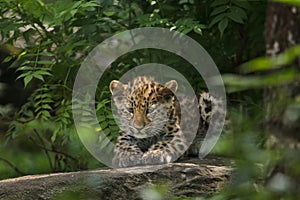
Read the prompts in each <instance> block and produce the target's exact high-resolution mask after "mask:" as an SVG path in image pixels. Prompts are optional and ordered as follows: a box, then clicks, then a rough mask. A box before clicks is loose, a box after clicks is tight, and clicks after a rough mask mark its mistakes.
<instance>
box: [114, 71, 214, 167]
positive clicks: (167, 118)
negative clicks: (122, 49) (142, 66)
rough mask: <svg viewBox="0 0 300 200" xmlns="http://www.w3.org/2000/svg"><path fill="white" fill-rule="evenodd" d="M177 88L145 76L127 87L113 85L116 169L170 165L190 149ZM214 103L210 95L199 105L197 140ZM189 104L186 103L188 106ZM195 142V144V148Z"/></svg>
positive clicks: (208, 118)
mask: <svg viewBox="0 0 300 200" xmlns="http://www.w3.org/2000/svg"><path fill="white" fill-rule="evenodd" d="M177 87H178V85H177V82H176V81H175V80H171V81H169V82H167V83H165V84H164V85H161V84H159V83H158V82H157V81H155V80H154V79H153V78H152V77H145V76H139V77H136V78H135V79H133V80H132V81H130V82H129V83H127V84H123V83H121V82H120V81H117V80H113V81H112V82H111V83H110V87H109V88H110V91H111V93H112V98H113V101H114V103H115V106H116V109H117V113H118V114H117V115H118V126H119V128H120V131H119V137H118V139H117V143H116V146H115V149H114V158H113V160H112V165H113V167H116V168H121V167H130V166H136V165H154V164H163V163H169V162H173V161H175V160H177V159H178V158H179V157H180V156H181V155H183V154H184V152H186V151H187V150H188V148H189V146H190V145H189V144H190V141H189V136H188V133H183V131H182V128H183V127H181V126H180V120H181V119H180V114H181V113H180V112H181V110H180V105H179V101H178V99H177V98H181V97H180V96H179V97H177V96H176V95H175V92H176V90H177ZM211 100H212V97H211V96H209V95H208V94H207V93H203V94H201V95H200V98H199V102H197V103H198V104H199V103H200V102H201V103H202V105H201V106H200V105H199V111H200V116H201V117H200V122H199V127H200V128H199V131H198V133H197V136H196V139H197V138H199V135H202V132H203V130H202V129H203V127H204V125H205V124H207V123H209V120H210V116H211V102H210V101H211ZM190 103H191V102H189V100H187V104H190ZM193 112H195V111H193ZM193 112H192V111H191V112H190V113H189V114H193ZM201 112H202V113H201ZM196 143H197V142H195V141H194V142H193V145H192V146H195V144H196ZM191 148H194V147H191ZM190 151H191V152H194V150H190Z"/></svg>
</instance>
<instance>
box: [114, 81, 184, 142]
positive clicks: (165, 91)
mask: <svg viewBox="0 0 300 200" xmlns="http://www.w3.org/2000/svg"><path fill="white" fill-rule="evenodd" d="M176 90H177V82H176V81H175V80H171V81H169V82H167V83H165V84H164V85H161V84H159V83H157V82H155V81H154V80H153V79H152V78H148V77H137V78H135V79H134V80H133V81H131V82H129V83H128V84H123V83H121V82H120V81H117V80H114V81H112V82H111V83H110V91H111V93H112V95H113V100H114V102H115V106H116V108H117V112H118V122H119V123H118V124H119V128H120V129H121V130H123V131H125V132H126V133H128V134H130V135H132V136H133V137H135V138H147V137H152V136H154V135H157V134H160V133H162V132H163V131H164V129H165V128H167V127H166V125H168V126H172V125H174V124H176V123H178V121H179V104H178V100H177V99H176V96H175V95H174V92H175V91H176Z"/></svg>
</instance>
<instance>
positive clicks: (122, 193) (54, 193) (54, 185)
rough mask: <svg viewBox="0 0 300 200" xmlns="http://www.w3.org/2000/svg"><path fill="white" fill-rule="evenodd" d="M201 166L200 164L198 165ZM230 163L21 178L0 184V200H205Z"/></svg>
mask: <svg viewBox="0 0 300 200" xmlns="http://www.w3.org/2000/svg"><path fill="white" fill-rule="evenodd" d="M199 163H201V164H199ZM229 164H230V162H228V161H227V160H224V159H219V158H210V159H205V160H199V159H195V160H189V161H188V162H183V163H170V164H164V165H155V166H142V167H131V168H125V169H120V170H118V169H102V170H95V171H85V172H71V173H60V174H50V175H34V176H25V177H21V178H16V179H8V180H3V181H0V199H3V200H15V199H18V200H23V199H24V200H27V199H41V200H46V199H55V200H60V199H64V200H65V199H72V200H74V199H75V200H76V199H89V200H93V199H101V200H105V199H107V200H111V199H116V200H117V199H127V200H128V199H130V200H132V199H133V200H134V199H154V197H153V195H154V194H155V193H156V195H157V191H156V190H155V189H153V188H155V186H154V185H158V186H157V187H158V188H159V189H158V191H161V190H165V191H164V192H163V194H162V196H163V198H156V199H170V198H172V197H178V198H184V197H209V196H212V195H213V194H215V193H216V192H219V191H220V190H221V189H222V188H223V187H224V185H225V184H226V183H228V181H229V177H230V174H231V170H232V169H231V167H229ZM143 197H148V198H143Z"/></svg>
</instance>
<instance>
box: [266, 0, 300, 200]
mask: <svg viewBox="0 0 300 200" xmlns="http://www.w3.org/2000/svg"><path fill="white" fill-rule="evenodd" d="M299 25H300V9H299V8H297V7H296V6H290V5H286V4H281V3H275V2H271V1H270V2H269V3H268V8H267V19H266V29H265V42H266V55H267V56H270V57H273V56H276V55H278V54H279V53H282V52H284V51H285V50H287V49H289V48H290V47H292V46H294V45H297V44H299V43H300V26H299ZM299 61H300V60H299V58H298V59H296V60H295V61H294V63H293V64H292V65H291V66H285V68H288V67H289V68H292V67H293V68H296V69H297V70H300V62H299ZM279 70H281V69H279ZM270 73H272V72H270ZM296 73H299V71H297V72H296ZM299 97H300V83H299V82H297V81H296V82H294V83H289V84H281V85H278V86H276V87H268V88H265V90H264V104H265V108H266V112H265V113H266V117H265V130H266V133H269V134H270V135H269V138H268V140H267V142H266V147H267V148H269V149H272V150H273V152H274V153H276V156H279V158H280V159H279V158H276V159H277V161H276V164H273V165H272V168H271V170H270V171H269V173H268V174H269V176H268V177H266V179H267V180H265V182H266V184H267V185H269V186H270V188H272V187H273V186H274V185H275V186H276V187H273V189H274V188H275V191H277V192H280V193H282V192H286V193H289V194H294V193H295V194H296V193H297V190H298V189H297V188H299V187H300V177H299V172H295V171H294V170H293V168H295V167H299V166H297V165H296V162H298V161H299V153H300V151H299V150H300V142H299V141H300V136H299V131H300V107H299V105H300V104H299V103H297V98H299ZM280 181H282V182H283V183H284V184H285V186H282V185H281V186H278V185H279V184H280ZM282 182H281V183H282ZM278 198H279V197H278Z"/></svg>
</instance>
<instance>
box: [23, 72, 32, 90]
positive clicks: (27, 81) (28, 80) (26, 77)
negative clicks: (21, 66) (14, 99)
mask: <svg viewBox="0 0 300 200" xmlns="http://www.w3.org/2000/svg"><path fill="white" fill-rule="evenodd" d="M32 78H33V75H32V74H29V75H28V76H25V78H24V87H26V86H27V85H28V83H29V82H30V81H31V80H32Z"/></svg>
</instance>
